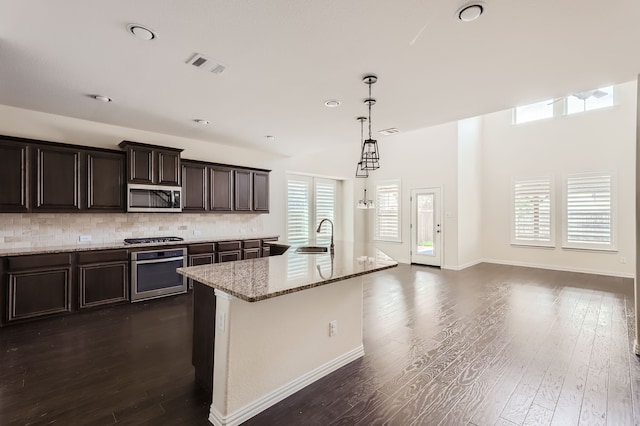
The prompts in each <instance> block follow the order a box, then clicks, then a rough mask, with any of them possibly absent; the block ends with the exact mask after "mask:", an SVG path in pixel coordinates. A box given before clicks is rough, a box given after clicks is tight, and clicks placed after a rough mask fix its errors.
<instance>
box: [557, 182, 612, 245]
mask: <svg viewBox="0 0 640 426" xmlns="http://www.w3.org/2000/svg"><path fill="white" fill-rule="evenodd" d="M612 212H613V194H612V175H611V173H590V174H580V175H570V176H568V177H567V188H566V230H565V234H566V237H565V238H566V244H567V246H575V247H578V248H585V247H589V246H594V247H597V246H600V247H603V248H605V247H609V248H611V247H613V242H614V241H613V214H612Z"/></svg>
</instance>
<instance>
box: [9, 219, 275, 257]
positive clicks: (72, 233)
mask: <svg viewBox="0 0 640 426" xmlns="http://www.w3.org/2000/svg"><path fill="white" fill-rule="evenodd" d="M262 232H263V227H262V217H261V215H258V214H197V213H180V214H176V213H73V214H70V213H25V214H22V213H15V214H14V213H2V214H0V249H15V248H36V247H40V248H41V247H50V246H64V245H81V244H83V243H80V242H79V237H80V235H91V244H99V243H113V242H121V241H122V240H123V239H125V238H136V237H155V236H176V237H182V238H185V239H202V238H208V237H226V236H236V235H238V236H241V235H243V234H248V235H251V234H260V233H262ZM198 233H199V234H198Z"/></svg>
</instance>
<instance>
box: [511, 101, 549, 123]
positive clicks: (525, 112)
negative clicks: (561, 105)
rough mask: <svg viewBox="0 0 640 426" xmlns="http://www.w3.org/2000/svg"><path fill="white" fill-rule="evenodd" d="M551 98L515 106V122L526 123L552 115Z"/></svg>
mask: <svg viewBox="0 0 640 426" xmlns="http://www.w3.org/2000/svg"><path fill="white" fill-rule="evenodd" d="M553 103H554V101H553V99H547V100H546V101H542V102H536V103H534V104H529V105H523V106H519V107H516V109H515V112H514V117H513V122H514V123H515V124H522V123H528V122H529V121H536V120H542V119H545V118H551V117H553Z"/></svg>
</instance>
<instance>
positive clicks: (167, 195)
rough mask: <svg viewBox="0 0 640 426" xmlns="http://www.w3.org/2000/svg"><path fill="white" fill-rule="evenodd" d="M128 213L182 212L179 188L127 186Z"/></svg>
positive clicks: (180, 190)
mask: <svg viewBox="0 0 640 426" xmlns="http://www.w3.org/2000/svg"><path fill="white" fill-rule="evenodd" d="M127 195H128V197H127V198H128V201H127V211H128V212H158V213H165V212H166V213H178V212H181V211H182V197H181V195H182V189H181V188H180V187H179V186H158V185H139V184H133V183H131V184H129V185H127Z"/></svg>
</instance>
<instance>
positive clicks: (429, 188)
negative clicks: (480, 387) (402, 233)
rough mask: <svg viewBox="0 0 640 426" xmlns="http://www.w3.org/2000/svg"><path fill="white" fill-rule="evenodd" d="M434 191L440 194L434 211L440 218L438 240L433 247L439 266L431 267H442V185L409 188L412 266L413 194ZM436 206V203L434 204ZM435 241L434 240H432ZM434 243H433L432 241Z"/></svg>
mask: <svg viewBox="0 0 640 426" xmlns="http://www.w3.org/2000/svg"><path fill="white" fill-rule="evenodd" d="M434 190H437V191H438V192H439V194H440V200H439V201H440V202H439V204H440V205H439V206H438V205H436V207H435V209H434V211H437V212H438V215H439V217H440V238H438V246H437V247H434V248H435V249H436V250H439V253H440V264H439V265H433V266H435V267H438V268H442V265H444V231H445V226H444V223H443V222H444V188H443V186H442V185H439V186H424V187H419V188H411V190H410V192H409V210H410V212H409V232H410V234H409V263H410V264H413V263H414V262H413V248H414V247H413V245H414V240H415V235H414V229H413V226H414V219H415V218H414V214H415V211H414V205H413V203H414V200H413V197H414V194H415V193H418V192H434ZM436 204H438V203H436ZM434 239H435V238H434ZM434 243H435V241H434ZM416 265H419V264H418V263H416ZM425 266H431V265H425Z"/></svg>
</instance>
